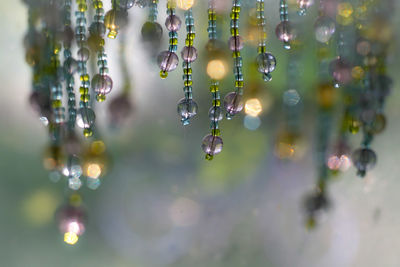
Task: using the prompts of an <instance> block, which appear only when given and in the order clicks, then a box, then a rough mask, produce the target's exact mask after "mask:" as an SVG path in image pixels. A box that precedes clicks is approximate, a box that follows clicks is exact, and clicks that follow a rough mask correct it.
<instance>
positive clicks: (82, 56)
mask: <svg viewBox="0 0 400 267" xmlns="http://www.w3.org/2000/svg"><path fill="white" fill-rule="evenodd" d="M89 55H90V51H89V49H87V48H86V47H82V48H80V49H79V50H78V60H80V61H87V60H88V59H89Z"/></svg>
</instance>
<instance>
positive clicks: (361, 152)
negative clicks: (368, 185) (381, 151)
mask: <svg viewBox="0 0 400 267" xmlns="http://www.w3.org/2000/svg"><path fill="white" fill-rule="evenodd" d="M351 159H352V161H353V164H354V166H355V167H356V168H357V171H358V172H357V174H358V175H359V176H361V177H364V176H365V174H366V172H367V171H368V170H370V169H372V168H373V167H374V166H375V164H376V154H375V152H374V151H373V150H371V149H369V148H359V149H357V150H356V151H354V153H353V155H352V157H351Z"/></svg>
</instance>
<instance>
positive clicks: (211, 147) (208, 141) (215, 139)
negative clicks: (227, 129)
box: [201, 134, 224, 155]
mask: <svg viewBox="0 0 400 267" xmlns="http://www.w3.org/2000/svg"><path fill="white" fill-rule="evenodd" d="M223 145H224V143H223V141H222V138H221V137H219V136H214V135H211V134H209V135H206V136H205V137H204V138H203V141H202V144H201V148H202V149H203V151H204V152H205V153H206V154H207V155H215V154H218V153H221V151H222V147H223Z"/></svg>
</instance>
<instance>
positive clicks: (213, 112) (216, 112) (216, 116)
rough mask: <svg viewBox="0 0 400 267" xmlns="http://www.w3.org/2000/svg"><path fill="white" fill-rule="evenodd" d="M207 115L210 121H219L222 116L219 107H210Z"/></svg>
mask: <svg viewBox="0 0 400 267" xmlns="http://www.w3.org/2000/svg"><path fill="white" fill-rule="evenodd" d="M208 117H209V118H210V120H211V121H221V120H222V119H223V117H224V116H223V114H222V109H221V107H211V108H210V110H209V111H208Z"/></svg>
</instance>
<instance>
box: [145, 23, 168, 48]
mask: <svg viewBox="0 0 400 267" xmlns="http://www.w3.org/2000/svg"><path fill="white" fill-rule="evenodd" d="M162 34H163V30H162V27H161V25H160V24H158V23H157V22H151V21H148V22H146V23H145V24H143V26H142V38H143V41H145V42H149V43H153V42H159V41H160V40H161V38H162Z"/></svg>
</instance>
